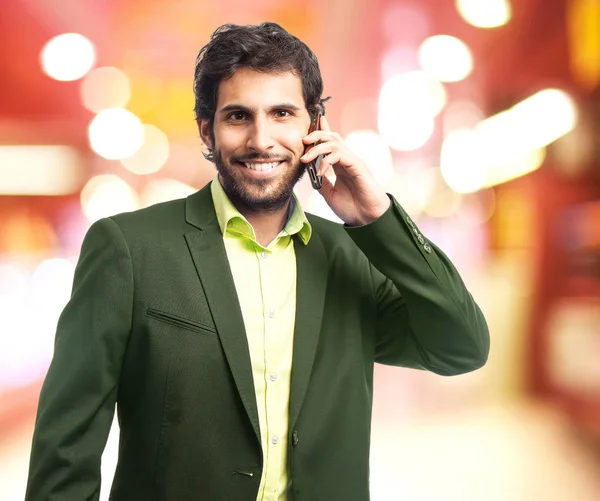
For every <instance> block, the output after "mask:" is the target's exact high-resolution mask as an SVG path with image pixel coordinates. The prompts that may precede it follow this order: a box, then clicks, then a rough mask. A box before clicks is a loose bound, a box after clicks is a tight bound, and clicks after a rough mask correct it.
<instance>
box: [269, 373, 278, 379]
mask: <svg viewBox="0 0 600 501" xmlns="http://www.w3.org/2000/svg"><path fill="white" fill-rule="evenodd" d="M269 379H270V380H271V381H277V374H275V373H274V372H272V373H271V374H269Z"/></svg>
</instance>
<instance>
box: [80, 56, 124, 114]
mask: <svg viewBox="0 0 600 501" xmlns="http://www.w3.org/2000/svg"><path fill="white" fill-rule="evenodd" d="M80 92H81V100H82V102H83V105H84V106H85V107H86V108H87V109H88V110H90V111H93V112H94V113H98V112H100V111H102V110H105V109H108V108H124V107H125V106H126V105H127V103H128V102H129V98H130V97H131V85H130V82H129V77H128V76H127V75H126V74H125V73H123V72H122V71H121V70H119V69H118V68H114V67H112V66H105V67H102V68H95V69H93V70H92V71H90V72H89V73H88V74H87V75H86V77H85V78H84V79H83V80H82V82H81V88H80Z"/></svg>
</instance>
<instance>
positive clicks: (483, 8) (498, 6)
mask: <svg viewBox="0 0 600 501" xmlns="http://www.w3.org/2000/svg"><path fill="white" fill-rule="evenodd" d="M456 9H457V10H458V13H459V14H460V16H461V17H462V18H463V19H464V20H465V21H466V22H467V23H469V24H471V25H473V26H476V27H477V28H496V27H498V26H503V25H505V24H506V23H508V22H509V21H510V18H511V16H512V7H511V4H510V2H509V1H508V0H456Z"/></svg>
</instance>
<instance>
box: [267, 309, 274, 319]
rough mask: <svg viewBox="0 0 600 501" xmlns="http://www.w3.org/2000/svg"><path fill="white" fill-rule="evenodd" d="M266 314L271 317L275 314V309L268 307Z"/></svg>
mask: <svg viewBox="0 0 600 501" xmlns="http://www.w3.org/2000/svg"><path fill="white" fill-rule="evenodd" d="M268 315H269V318H273V317H274V316H275V310H273V309H270V310H269V313H268Z"/></svg>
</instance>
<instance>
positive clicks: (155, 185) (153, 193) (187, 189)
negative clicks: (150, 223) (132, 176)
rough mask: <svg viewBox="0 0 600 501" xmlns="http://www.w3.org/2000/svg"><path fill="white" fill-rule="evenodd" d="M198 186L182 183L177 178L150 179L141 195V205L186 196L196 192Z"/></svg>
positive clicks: (144, 205) (145, 205)
mask: <svg viewBox="0 0 600 501" xmlns="http://www.w3.org/2000/svg"><path fill="white" fill-rule="evenodd" d="M196 191H198V190H196V188H194V187H193V186H190V185H189V184H185V183H182V182H181V181H178V180H177V179H171V178H161V179H153V180H152V181H150V182H149V183H148V184H147V186H146V188H145V189H144V191H143V192H142V194H141V196H140V200H141V206H142V207H148V206H150V205H154V204H158V203H161V202H168V201H169V200H176V199H178V198H186V197H188V196H190V195H192V194H193V193H196Z"/></svg>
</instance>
